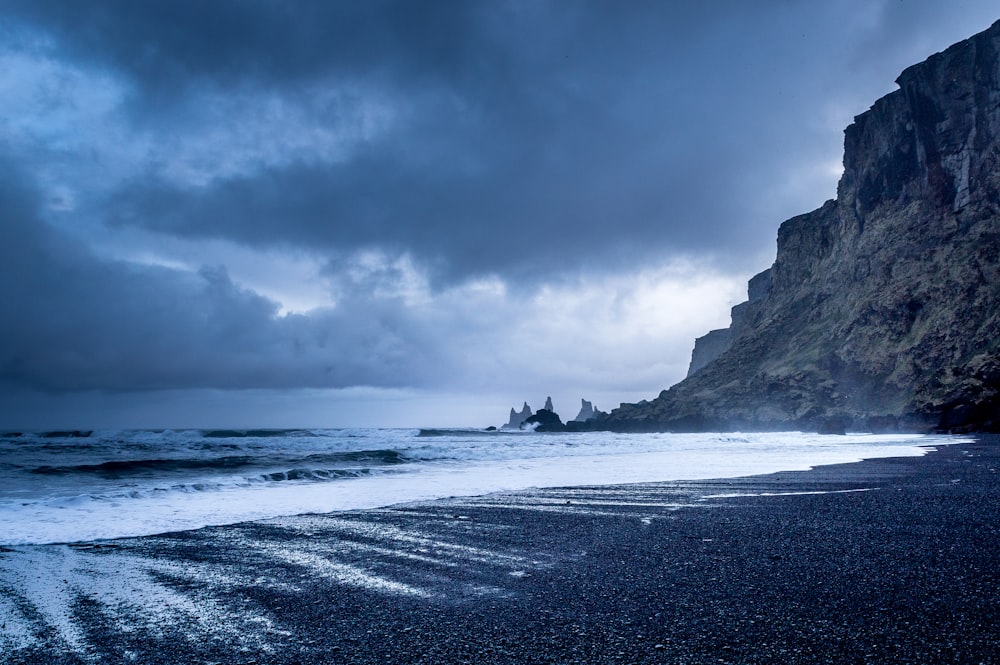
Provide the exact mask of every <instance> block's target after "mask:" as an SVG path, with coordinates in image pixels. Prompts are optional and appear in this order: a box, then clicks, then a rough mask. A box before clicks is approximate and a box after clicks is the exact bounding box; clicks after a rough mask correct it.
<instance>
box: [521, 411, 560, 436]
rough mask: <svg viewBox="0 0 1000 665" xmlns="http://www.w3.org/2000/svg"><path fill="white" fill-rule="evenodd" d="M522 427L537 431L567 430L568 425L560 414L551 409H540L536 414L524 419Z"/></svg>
mask: <svg viewBox="0 0 1000 665" xmlns="http://www.w3.org/2000/svg"><path fill="white" fill-rule="evenodd" d="M521 428H522V429H533V430H535V431H536V432H565V431H566V426H565V425H564V424H563V421H562V420H561V419H560V418H559V414H557V413H555V412H554V411H551V410H549V409H539V410H538V412H537V413H535V415H533V416H531V417H530V418H528V419H527V420H525V421H524V424H523V425H521Z"/></svg>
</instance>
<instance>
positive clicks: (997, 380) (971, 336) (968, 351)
mask: <svg viewBox="0 0 1000 665" xmlns="http://www.w3.org/2000/svg"><path fill="white" fill-rule="evenodd" d="M896 82H897V83H898V85H899V89H898V90H896V91H895V92H892V93H890V94H888V95H886V96H885V97H883V98H881V99H879V100H878V101H876V102H875V104H874V105H873V106H872V107H871V108H870V109H869V110H868V111H866V112H864V113H862V114H861V115H859V116H857V117H856V118H855V119H854V123H853V124H851V125H850V126H849V127H848V128H847V130H846V131H845V139H844V173H843V176H842V177H841V179H840V183H839V185H838V187H837V197H836V199H834V200H830V201H827V202H826V203H825V204H823V205H822V206H821V207H819V208H818V209H816V210H814V211H812V212H809V213H806V214H804V215H800V216H798V217H794V218H792V219H789V220H788V221H786V222H785V223H783V224H782V225H781V227H780V228H779V229H778V238H777V243H778V251H777V258H776V259H775V261H774V264H773V265H772V266H771V267H770V268H769V269H768V270H766V271H764V272H763V273H761V274H760V275H758V276H757V277H755V278H754V279H753V280H751V282H750V285H749V289H748V291H749V298H748V300H747V302H746V303H743V304H742V305H738V306H737V307H736V308H734V309H733V317H732V318H733V323H732V325H731V326H730V327H729V328H728V329H724V330H722V331H713V332H712V333H709V334H708V335H707V336H706V337H703V338H701V339H700V340H699V343H698V344H697V345H696V347H695V352H694V354H693V357H692V362H691V369H690V372H689V375H688V377H687V378H686V379H685V380H683V381H681V382H680V383H678V384H677V385H675V386H673V387H672V388H670V389H669V390H664V391H663V392H661V393H660V395H659V396H658V397H657V398H656V399H653V400H650V401H647V402H641V403H639V404H622V405H621V407H619V408H618V409H615V410H614V411H613V412H612V413H611V414H609V415H608V416H606V417H603V418H600V419H599V420H598V423H599V426H600V427H602V428H608V429H619V430H626V431H640V430H656V431H692V430H694V431H697V430H710V429H722V430H733V429H781V430H797V429H804V430H811V431H817V430H827V431H839V430H841V429H844V428H846V429H855V430H866V431H918V432H925V431H934V430H936V431H951V432H962V431H971V430H985V431H1000V22H998V23H995V24H994V25H993V26H992V27H990V28H989V29H988V30H986V31H984V32H982V33H980V34H978V35H976V36H974V37H972V38H970V39H968V40H965V41H963V42H960V43H958V44H955V45H954V46H952V47H950V48H949V49H947V50H946V51H944V52H942V53H938V54H935V55H933V56H931V57H930V58H928V59H927V60H926V61H924V62H923V63H920V64H918V65H914V66H912V67H910V68H908V69H906V70H905V71H904V72H903V73H902V74H901V75H900V76H899V78H898V79H897V81H896Z"/></svg>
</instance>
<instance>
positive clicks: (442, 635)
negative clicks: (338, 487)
mask: <svg viewBox="0 0 1000 665" xmlns="http://www.w3.org/2000/svg"><path fill="white" fill-rule="evenodd" d="M998 444H1000V440H998V439H995V438H989V437H980V438H978V439H976V440H975V441H973V442H968V443H960V444H956V445H950V446H943V447H940V448H938V449H937V450H936V451H933V452H931V453H930V454H928V455H926V456H924V457H919V458H891V459H880V460H871V461H866V462H862V463H858V464H846V465H835V466H827V467H820V468H818V469H815V470H812V471H803V472H783V473H778V474H772V475H767V476H756V477H750V478H741V479H727V480H714V481H698V482H670V483H659V484H646V485H629V486H613V487H583V488H562V489H548V490H534V491H528V492H519V493H511V494H499V495H490V496H484V497H474V498H461V499H449V500H442V501H436V502H427V503H421V504H412V505H405V506H397V507H393V508H388V509H382V510H371V511H359V512H351V513H335V514H329V515H307V516H301V517H293V518H281V519H274V520H267V521H263V522H254V523H246V524H239V525H234V526H227V527H213V528H205V529H200V530H198V531H190V532H183V533H175V534H167V535H162V536H155V537H146V538H136V539H126V540H118V541H111V542H103V543H84V544H74V545H69V546H67V545H60V546H56V545H53V546H35V547H17V548H7V549H6V550H3V551H0V622H2V623H3V627H2V630H0V663H11V664H14V663H17V664H20V663H47V664H49V663H73V664H76V663H129V662H135V663H149V664H157V663H225V664H227V665H230V664H239V663H242V664H251V663H256V664H258V665H263V664H265V663H275V664H277V663H283V664H291V663H303V664H306V663H362V664H375V663H378V664H379V665H386V664H391V663H427V664H431V663H433V664H449V663H471V664H488V663H510V664H514V663H518V664H525V663H566V664H569V663H690V664H699V663H730V664H733V665H742V664H748V663H1000V566H998V563H1000V520H998V512H1000V474H998V468H1000V445H998Z"/></svg>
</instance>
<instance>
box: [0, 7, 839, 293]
mask: <svg viewBox="0 0 1000 665" xmlns="http://www.w3.org/2000/svg"><path fill="white" fill-rule="evenodd" d="M13 6H14V7H15V8H16V9H17V10H18V12H19V16H21V17H22V20H23V22H24V24H25V25H29V26H32V27H33V29H35V30H39V31H42V32H43V33H46V34H50V35H54V36H55V38H56V46H55V50H56V51H57V52H62V53H65V54H68V55H71V56H72V57H76V58H80V59H83V60H87V61H90V62H92V63H99V64H102V65H105V66H107V67H110V68H111V69H112V70H113V71H116V72H118V73H119V74H121V75H123V76H126V77H127V78H128V80H130V81H132V82H133V83H134V84H135V85H136V86H137V88H136V90H135V91H134V93H133V96H132V97H131V98H130V108H131V109H132V121H133V122H135V123H136V124H138V125H142V126H143V127H146V128H150V127H153V130H152V131H154V132H155V131H156V129H155V128H156V127H157V126H159V127H164V128H167V129H165V130H164V133H163V135H162V139H163V140H164V141H165V142H169V141H170V139H171V138H172V136H171V132H176V133H183V132H185V131H187V128H186V127H185V125H184V120H183V113H184V104H188V105H197V103H198V101H197V99H198V98H197V95H198V94H201V93H204V92H205V91H206V90H218V91H220V94H223V95H224V94H230V93H231V94H248V91H272V92H273V91H280V92H279V94H281V95H283V96H284V98H286V99H288V100H290V102H291V103H300V104H308V103H309V102H308V100H309V98H310V97H312V96H315V95H316V94H317V92H316V91H317V90H322V89H328V88H330V87H333V88H336V87H338V86H345V87H346V89H352V90H353V89H354V87H353V86H356V85H361V86H363V88H364V89H363V90H362V91H361V92H359V93H357V94H360V95H364V94H365V91H368V90H375V91H377V92H378V94H379V96H378V103H379V104H383V105H385V106H387V107H389V108H390V109H393V110H400V113H399V114H398V115H399V118H398V119H397V120H395V121H393V122H392V123H390V124H391V126H390V127H388V128H387V129H386V130H385V131H384V132H381V133H378V132H377V133H376V134H375V135H374V136H373V137H370V138H367V139H365V140H364V141H363V142H362V143H361V144H360V145H359V146H357V147H356V148H355V149H353V150H350V151H349V153H348V154H346V155H338V156H337V157H336V158H335V159H330V160H324V159H322V158H319V159H317V158H315V157H313V158H311V159H309V160H307V161H306V162H305V163H299V162H297V161H296V160H294V159H293V160H292V161H291V163H288V162H287V161H286V162H284V163H281V164H268V163H265V162H261V163H260V164H258V165H257V166H256V167H255V168H254V167H247V168H246V169H244V171H243V172H241V173H238V174H222V175H221V176H219V177H217V178H214V179H213V180H212V182H211V183H209V184H208V185H203V186H201V185H200V186H199V187H197V188H193V187H190V186H189V185H188V184H187V183H184V182H177V181H176V179H171V178H170V177H167V176H165V175H164V174H163V173H162V172H160V171H158V170H156V169H151V170H150V171H148V172H143V173H141V175H140V176H139V177H138V178H135V179H133V180H131V181H130V182H129V183H128V184H127V185H126V186H124V187H123V188H122V190H121V191H119V192H117V193H114V194H113V195H112V197H111V204H110V205H109V206H108V207H107V208H104V209H102V210H101V211H100V213H98V214H100V215H102V216H104V218H105V219H106V220H107V221H111V222H113V223H117V224H129V225H136V226H140V227H144V228H148V229H155V230H157V231H159V232H162V233H166V234H177V235H180V236H186V237H216V238H228V239H233V240H236V241H238V242H243V243H249V244H252V245H255V246H262V245H272V244H278V245H285V246H302V247H308V248H311V249H314V250H319V251H328V252H340V251H350V250H353V249H358V248H367V247H371V246H373V245H376V246H384V247H386V248H387V249H389V250H391V251H411V252H413V253H414V254H415V255H416V256H417V258H418V259H419V260H421V261H424V262H426V263H427V264H428V265H430V266H432V267H433V268H434V269H435V270H436V271H438V273H437V277H439V278H440V277H444V278H445V279H447V280H451V279H462V278H465V277H468V276H470V275H477V274H483V273H496V274H500V275H504V276H508V277H531V278H533V279H535V278H538V277H539V275H542V274H547V273H554V272H559V271H562V270H566V269H570V270H573V269H581V268H584V267H586V268H587V269H590V270H593V269H595V268H598V267H602V266H605V267H607V268H609V269H614V268H617V267H620V266H621V265H622V264H623V263H625V264H627V265H634V263H635V262H636V261H639V262H645V261H648V260H652V259H654V258H656V257H662V256H665V255H670V254H676V253H686V252H715V253H726V252H727V251H732V250H733V249H735V248H746V247H747V246H753V247H756V248H758V249H757V251H758V252H759V251H760V250H764V251H766V249H767V248H768V247H769V246H770V245H771V244H772V239H771V238H770V237H769V236H770V231H771V230H772V229H773V227H774V226H775V225H776V224H777V223H778V222H780V221H781V220H780V219H774V218H773V217H771V216H769V215H767V214H766V213H769V212H771V211H770V210H766V211H752V210H748V206H747V205H746V203H745V200H746V199H747V198H749V197H750V196H751V195H753V194H755V193H757V191H758V188H759V187H761V186H764V185H765V183H766V174H771V175H772V177H775V178H779V177H781V175H782V170H783V169H789V168H794V162H795V159H797V158H798V157H797V156H795V158H793V155H792V152H793V150H794V151H795V152H797V153H800V154H804V156H805V159H815V158H817V157H818V156H821V155H823V154H824V153H827V154H829V153H830V152H831V151H830V146H829V145H826V144H820V143H818V142H817V143H815V144H812V145H810V143H809V140H810V136H809V135H808V130H805V131H806V132H807V134H806V135H805V136H800V137H797V138H795V139H789V138H788V137H786V136H784V132H785V129H786V126H787V125H788V123H789V122H791V120H792V118H794V116H795V114H796V113H799V112H800V110H801V109H802V108H804V107H807V106H808V104H807V101H808V100H809V98H810V97H811V96H812V95H814V94H815V93H818V92H819V90H820V89H821V88H822V86H823V85H824V81H823V80H822V72H820V74H819V75H817V73H816V72H812V73H810V75H809V76H801V75H798V72H799V71H801V69H800V68H804V67H806V66H807V65H810V64H817V63H820V64H822V62H823V60H822V58H820V57H819V56H818V55H814V54H813V53H812V52H811V50H810V49H812V48H813V47H815V46H816V44H814V43H806V42H805V40H803V41H802V43H796V41H795V40H792V41H791V42H789V40H788V39H787V36H785V35H786V33H788V32H794V31H798V30H803V31H812V32H815V30H816V26H817V25H818V24H819V23H818V22H819V21H821V20H822V18H823V17H822V16H817V12H816V11H804V10H803V9H802V8H795V7H789V5H788V4H787V3H782V2H774V3H764V4H761V3H754V4H753V6H752V7H751V6H749V4H748V3H743V2H718V3H709V4H708V5H706V6H704V7H703V8H701V9H698V8H696V7H690V8H687V9H678V8H677V6H675V5H672V4H669V3H655V2H653V3H639V2H636V3H616V4H611V3H599V2H595V3H580V4H564V3H551V4H550V3H468V2H428V3H423V2H421V3H409V2H403V3H393V2H346V3H345V2H339V3H317V4H312V5H301V4H291V5H289V4H286V3H272V2H231V3H225V2H224V3H201V2H192V3H184V2H153V3H134V2H110V1H108V2H97V3H87V4H86V5H76V4H73V3H70V4H69V5H67V4H66V3H61V2H60V3H46V2H30V3H24V4H20V3H16V4H15V5H13ZM699 6H700V5H699ZM818 14H822V12H818ZM748 26H752V29H748ZM819 36H820V37H822V38H824V39H831V38H833V35H830V34H827V33H825V32H823V33H819ZM772 48H775V49H777V50H778V51H779V52H778V53H777V54H775V53H769V50H770V49H772ZM775 68H781V71H771V70H773V69H775ZM820 69H821V70H822V67H820ZM182 102H183V103H182ZM248 103H252V101H250V102H248ZM164 114H173V115H170V116H169V117H167V116H165V115H164ZM318 121H319V122H322V121H323V119H322V118H319V119H318ZM327 122H328V123H329V124H330V125H336V123H337V118H336V117H335V116H333V117H330V118H329V119H327ZM286 129H287V128H282V127H274V128H273V130H274V131H285V130H286ZM750 137H753V140H750ZM763 145H766V146H767V148H768V151H767V152H763V151H762V150H761V147H762V146H763ZM218 150H219V152H220V153H223V152H225V151H226V150H227V146H225V145H220V146H219V147H218ZM835 150H836V148H835V147H834V151H835ZM783 155H785V156H787V157H788V159H789V163H788V164H782V156H783ZM165 159H169V155H167V156H166V157H165ZM830 193H831V194H832V189H831V191H830ZM817 198H819V199H821V198H822V197H821V196H820V197H816V196H815V194H813V195H812V198H811V199H808V200H807V203H805V205H818V204H819V203H821V202H822V201H821V200H816V199H817ZM800 211H801V210H799V209H791V210H789V213H792V212H800ZM749 267H750V266H743V269H747V268H749Z"/></svg>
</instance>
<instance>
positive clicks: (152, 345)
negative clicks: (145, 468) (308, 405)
mask: <svg viewBox="0 0 1000 665" xmlns="http://www.w3.org/2000/svg"><path fill="white" fill-rule="evenodd" d="M0 202H2V204H0V206H2V210H0V214H2V218H3V221H4V223H3V225H2V226H0V265H2V266H3V268H2V270H3V276H4V278H3V279H2V280H0V302H3V303H4V319H5V324H4V325H3V326H2V327H0V383H6V384H8V385H18V386H26V387H29V388H34V389H41V390H51V391H73V390H85V389H106V390H151V389H164V388H178V387H183V388H191V387H216V388H238V387H244V386H257V387H271V388H286V387H343V386H352V385H358V384H363V385H372V386H420V385H423V384H425V383H426V382H434V381H435V380H437V379H439V378H440V376H439V374H438V372H443V371H448V369H449V367H448V366H447V364H446V363H444V362H443V359H442V358H438V357H435V356H434V354H435V349H434V348H433V347H432V346H430V345H427V346H423V343H424V342H425V340H424V339H423V333H422V331H421V329H420V322H419V321H414V320H412V319H410V318H408V316H407V313H406V312H405V310H404V309H402V308H400V307H398V306H397V304H396V303H394V302H393V301H392V299H385V298H382V299H378V298H366V297H364V296H365V294H364V293H363V292H362V293H359V294H357V297H355V298H353V299H348V300H345V301H344V302H343V303H341V306H340V307H338V308H337V309H336V310H329V311H324V312H316V313H314V315H313V316H310V317H306V316H294V315H293V316H284V317H277V316H276V313H277V309H278V306H277V304H276V303H274V302H271V301H269V300H267V299H266V298H263V297H261V296H259V295H257V294H255V293H253V292H251V291H248V290H246V289H243V288H240V287H238V286H236V285H234V284H233V283H232V281H231V280H230V279H229V277H228V275H227V274H226V271H225V270H224V269H222V268H214V269H213V268H205V269H202V270H201V271H200V272H199V273H197V274H192V273H186V272H181V271H177V270H171V269H168V268H163V267H156V266H140V265H136V264H132V263H125V262H119V261H106V260H101V259H100V258H99V257H97V256H95V255H93V254H92V253H91V252H90V250H89V249H88V248H87V247H86V246H85V245H83V244H82V243H80V242H77V241H74V240H73V239H71V238H70V237H68V236H66V234H64V233H61V232H59V231H58V230H56V229H53V228H52V227H50V226H49V225H48V224H46V223H45V222H44V221H42V220H41V219H39V217H38V209H39V208H40V205H41V200H40V196H39V193H38V192H37V190H35V189H34V188H33V186H32V184H31V182H30V180H29V179H27V178H25V177H23V176H22V174H19V173H18V172H17V170H16V169H14V168H11V167H10V166H9V165H0ZM362 286H363V285H362Z"/></svg>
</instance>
